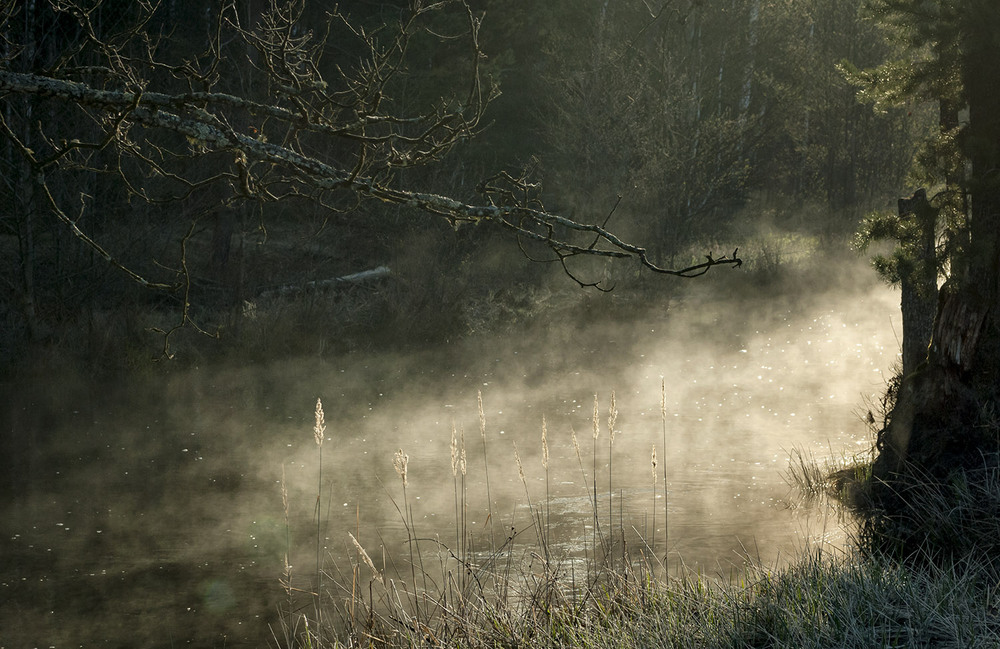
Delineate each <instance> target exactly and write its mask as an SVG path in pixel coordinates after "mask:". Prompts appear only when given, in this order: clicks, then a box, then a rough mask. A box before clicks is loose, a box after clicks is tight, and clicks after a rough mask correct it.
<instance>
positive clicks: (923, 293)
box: [899, 189, 938, 376]
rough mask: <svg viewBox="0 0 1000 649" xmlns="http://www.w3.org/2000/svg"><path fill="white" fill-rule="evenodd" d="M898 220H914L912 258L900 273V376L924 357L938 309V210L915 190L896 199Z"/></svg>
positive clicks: (915, 367) (908, 371) (911, 369)
mask: <svg viewBox="0 0 1000 649" xmlns="http://www.w3.org/2000/svg"><path fill="white" fill-rule="evenodd" d="M899 219H900V221H901V222H903V221H907V220H909V221H912V222H913V226H914V227H913V228H912V230H913V232H914V233H915V239H916V240H915V241H914V242H913V244H915V245H913V246H912V247H911V251H912V255H913V259H912V260H911V264H910V265H909V266H908V268H906V269H903V270H901V272H900V274H899V283H900V292H901V294H902V295H901V301H900V302H901V304H900V306H901V311H902V315H903V375H904V376H906V375H907V374H912V373H913V371H914V370H916V369H917V367H918V366H919V365H920V364H921V363H923V362H924V361H925V360H927V346H928V345H929V344H930V342H931V333H932V331H933V329H934V315H935V313H936V311H937V301H938V300H937V262H936V255H935V246H934V243H935V236H934V229H935V222H936V220H937V211H936V210H935V209H934V208H933V207H932V206H931V204H930V203H929V202H928V200H927V192H926V191H925V190H923V189H920V190H917V192H916V193H914V194H913V196H912V197H911V198H908V199H905V198H901V199H900V200H899Z"/></svg>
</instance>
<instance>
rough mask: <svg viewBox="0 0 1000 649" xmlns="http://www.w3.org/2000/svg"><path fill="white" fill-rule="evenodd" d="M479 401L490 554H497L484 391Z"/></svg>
mask: <svg viewBox="0 0 1000 649" xmlns="http://www.w3.org/2000/svg"><path fill="white" fill-rule="evenodd" d="M476 395H477V400H478V403H479V434H480V436H481V437H482V438H483V465H484V467H485V469H484V470H485V472H486V474H485V475H486V505H487V510H488V514H487V519H488V520H489V522H490V552H491V553H495V552H496V549H497V547H496V535H495V534H494V532H493V494H492V492H491V491H490V462H489V457H488V456H487V453H486V411H485V410H484V409H483V391H482V390H477V391H476Z"/></svg>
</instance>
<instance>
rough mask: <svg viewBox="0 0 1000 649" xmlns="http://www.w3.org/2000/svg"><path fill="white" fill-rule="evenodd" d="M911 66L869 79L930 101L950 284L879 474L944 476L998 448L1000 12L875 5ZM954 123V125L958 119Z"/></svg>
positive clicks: (898, 410)
mask: <svg viewBox="0 0 1000 649" xmlns="http://www.w3.org/2000/svg"><path fill="white" fill-rule="evenodd" d="M872 9H873V11H874V14H875V16H876V17H877V18H878V19H879V20H880V21H881V22H882V23H883V24H884V25H886V26H887V27H888V28H890V30H891V31H892V32H893V33H895V34H896V35H897V36H898V37H899V38H901V39H902V40H903V41H904V43H905V44H906V45H907V52H908V54H909V56H908V58H907V59H906V60H904V61H900V62H894V63H889V64H886V65H883V66H882V67H881V68H879V69H877V70H873V71H868V72H867V73H865V74H864V75H863V76H864V77H865V78H866V80H867V85H866V88H865V90H864V93H866V94H869V95H870V96H872V97H874V98H875V99H876V100H878V101H882V102H898V101H910V100H927V99H933V100H937V101H938V103H939V106H940V126H941V131H940V135H939V137H938V138H937V139H936V140H935V141H934V142H932V143H930V145H929V146H928V148H927V151H926V152H925V154H924V155H923V156H922V162H923V165H922V168H923V170H924V171H925V177H926V178H927V179H928V180H929V179H930V177H931V176H936V178H935V180H936V182H937V185H938V187H939V188H940V189H941V191H940V192H939V193H938V195H937V196H938V200H937V206H938V207H939V208H940V213H941V214H942V215H943V219H944V222H943V224H939V226H940V225H943V226H944V228H943V229H944V230H945V231H946V232H947V233H948V243H949V255H948V270H949V276H948V280H947V281H946V283H945V286H944V288H943V290H942V292H941V296H940V299H939V301H938V310H937V315H936V318H935V324H934V332H933V338H932V341H931V344H930V346H929V348H928V355H927V360H926V362H925V363H923V364H921V365H920V366H919V367H918V368H917V369H916V370H915V371H913V372H911V373H910V374H908V375H907V376H905V377H904V378H903V382H902V384H901V386H900V388H899V392H898V394H897V398H896V403H895V406H894V408H893V410H892V413H891V417H890V423H889V425H888V426H887V428H886V430H884V431H883V433H882V436H881V439H880V445H879V446H880V456H879V459H878V461H877V463H876V473H877V474H878V475H880V477H882V478H888V477H890V476H892V474H894V473H897V472H899V471H901V470H903V468H904V467H905V466H917V467H919V468H920V470H921V471H930V472H932V473H937V472H947V471H949V470H951V469H953V468H955V467H957V466H960V465H962V464H967V463H971V462H979V461H981V458H982V455H983V451H984V450H993V449H994V448H995V445H996V443H997V430H996V427H995V426H992V427H991V426H986V425H984V423H985V421H986V419H987V418H988V417H987V415H988V413H990V412H994V411H995V409H996V408H997V407H998V406H1000V67H998V66H997V65H996V61H997V60H1000V37H998V33H1000V14H998V12H997V11H996V5H995V2H994V0H874V2H873V3H872ZM960 116H961V119H960Z"/></svg>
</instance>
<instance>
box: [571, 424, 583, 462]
mask: <svg viewBox="0 0 1000 649" xmlns="http://www.w3.org/2000/svg"><path fill="white" fill-rule="evenodd" d="M569 432H570V434H571V435H572V437H573V448H574V449H576V457H577V459H580V461H581V462H582V461H583V460H582V459H581V458H582V457H583V456H582V455H581V454H580V440H578V439H577V438H576V430H574V429H573V427H572V426H570V427H569Z"/></svg>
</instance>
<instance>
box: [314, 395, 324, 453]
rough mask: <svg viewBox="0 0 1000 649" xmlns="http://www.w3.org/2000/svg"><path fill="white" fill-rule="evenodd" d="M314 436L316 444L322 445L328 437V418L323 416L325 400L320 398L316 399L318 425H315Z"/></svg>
mask: <svg viewBox="0 0 1000 649" xmlns="http://www.w3.org/2000/svg"><path fill="white" fill-rule="evenodd" d="M313 436H314V437H315V439H316V445H317V446H322V445H323V439H325V437H326V419H325V418H324V416H323V402H322V401H321V400H320V399H316V425H315V426H313Z"/></svg>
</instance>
